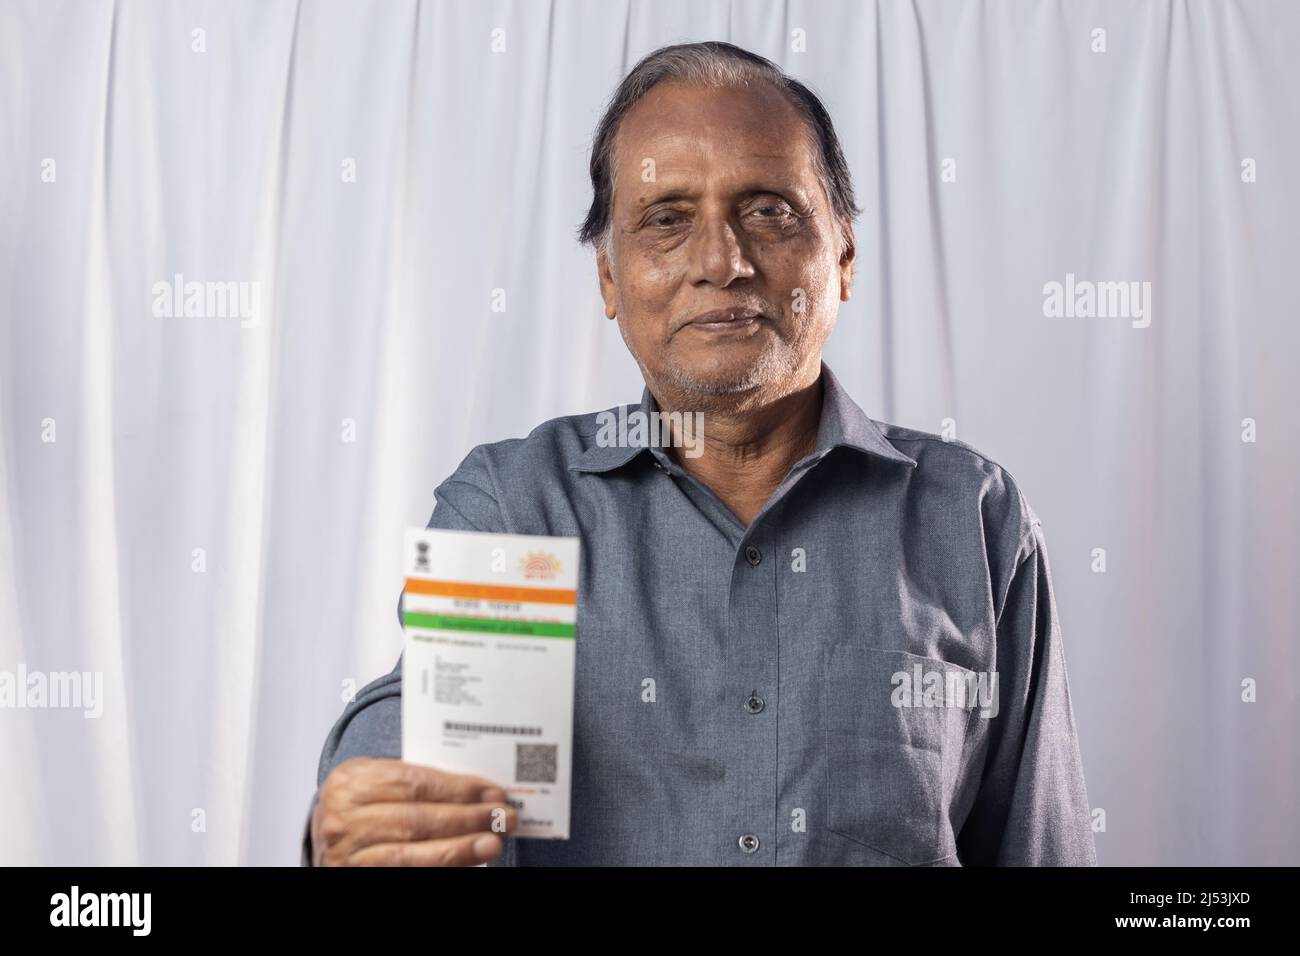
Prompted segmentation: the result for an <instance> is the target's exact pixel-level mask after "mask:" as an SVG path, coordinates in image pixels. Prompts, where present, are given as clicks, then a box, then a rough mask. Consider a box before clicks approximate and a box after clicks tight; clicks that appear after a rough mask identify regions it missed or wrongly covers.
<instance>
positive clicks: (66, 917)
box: [50, 886, 153, 936]
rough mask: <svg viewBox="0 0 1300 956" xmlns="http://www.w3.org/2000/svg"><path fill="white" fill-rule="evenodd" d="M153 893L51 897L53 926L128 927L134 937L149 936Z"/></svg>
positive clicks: (74, 892) (75, 889) (76, 892)
mask: <svg viewBox="0 0 1300 956" xmlns="http://www.w3.org/2000/svg"><path fill="white" fill-rule="evenodd" d="M152 902H153V895H152V894H151V893H85V894H83V893H82V892H81V891H80V888H79V887H76V886H74V887H73V888H72V892H71V893H55V894H54V895H53V896H51V897H50V907H51V909H50V925H51V926H129V927H131V933H132V935H134V936H148V935H149V923H150V920H149V911H150V908H151V904H152Z"/></svg>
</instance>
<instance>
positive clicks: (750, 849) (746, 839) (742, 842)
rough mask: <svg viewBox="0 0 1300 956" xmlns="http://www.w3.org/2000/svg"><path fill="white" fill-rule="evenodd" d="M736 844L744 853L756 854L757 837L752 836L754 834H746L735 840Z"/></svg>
mask: <svg viewBox="0 0 1300 956" xmlns="http://www.w3.org/2000/svg"><path fill="white" fill-rule="evenodd" d="M736 843H737V844H738V845H739V846H740V848H741V849H742V850H744V851H745V852H746V853H757V852H758V837H756V836H754V834H752V833H746V834H745V835H743V836H742V837H741V838H740V839H739V840H737V841H736Z"/></svg>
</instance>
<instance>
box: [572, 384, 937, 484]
mask: <svg viewBox="0 0 1300 956" xmlns="http://www.w3.org/2000/svg"><path fill="white" fill-rule="evenodd" d="M821 379H822V388H823V392H822V414H821V420H820V421H819V422H818V425H817V448H816V450H815V451H814V452H813V454H812V456H811V460H813V461H819V460H821V459H822V458H824V457H825V456H826V455H827V454H828V453H829V452H830V451H831V449H833V448H840V447H844V448H852V449H854V450H855V451H859V452H861V453H863V454H865V455H871V456H874V457H876V458H883V459H885V460H886V461H892V462H897V463H898V464H901V465H907V466H908V467H910V468H915V467H916V460H915V459H914V458H911V457H909V456H908V455H905V454H903V453H902V452H901V451H899V450H898V449H897V448H895V447H894V446H893V444H891V443H890V441H889V439H888V438H886V437H885V433H884V432H882V431H881V430H880V426H879V425H877V424H876V423H875V422H874V421H872V420H871V419H870V418H869V417H867V413H866V412H864V411H863V410H862V409H861V408H859V407H858V404H857V402H855V401H853V399H852V397H851V396H850V395H849V393H848V392H846V391H845V390H844V386H842V385H841V384H840V382H839V379H837V378H836V377H835V375H834V374H833V373H832V372H831V369H830V366H829V365H827V364H826V363H825V362H822V367H821ZM638 409H639V410H640V411H641V412H642V413H643V414H644V415H645V416H646V419H645V420H647V421H649V420H652V419H650V418H649V416H650V413H651V412H655V411H657V410H658V405H657V403H656V402H655V400H654V396H653V395H651V394H650V388H649V386H646V387H645V388H644V389H643V390H642V392H641V404H640V405H639V406H638ZM609 412H610V414H613V415H615V416H617V409H610V410H609ZM600 424H601V423H600V420H599V417H598V418H597V422H596V425H597V427H598V428H599V427H600ZM647 431H648V429H647ZM590 441H591V446H590V447H589V448H588V449H587V450H586V452H584V453H583V455H582V458H581V459H580V460H579V462H578V464H576V465H573V466H572V468H573V470H574V471H581V472H593V473H600V472H607V471H613V470H614V469H615V468H619V467H621V466H622V465H625V464H627V463H628V462H629V461H631V460H632V459H633V458H635V457H636V456H637V455H639V454H641V453H642V452H646V451H648V452H650V453H651V454H653V455H654V457H655V458H657V459H658V460H659V461H660V462H661V463H663V464H664V465H665V466H667V465H669V464H670V459H669V458H668V456H667V455H666V454H665V453H664V451H663V450H662V449H661V448H657V447H654V446H652V445H650V444H649V443H648V442H649V438H647V443H646V444H638V445H632V444H627V445H617V444H614V445H610V444H605V445H602V444H600V443H598V442H597V441H596V436H595V435H594V434H593V435H592V436H591V438H590Z"/></svg>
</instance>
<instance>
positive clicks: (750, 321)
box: [686, 306, 763, 332]
mask: <svg viewBox="0 0 1300 956" xmlns="http://www.w3.org/2000/svg"><path fill="white" fill-rule="evenodd" d="M762 320H763V313H761V312H759V311H758V310H757V309H750V308H746V307H742V306H735V307H732V308H730V309H714V310H712V311H710V312H701V313H700V314H699V315H697V316H695V318H693V319H691V320H690V321H689V322H688V323H686V324H687V326H688V327H690V328H695V329H699V330H700V331H701V332H740V331H744V330H746V329H751V328H753V327H754V326H756V325H758V323H759V322H761V321H762Z"/></svg>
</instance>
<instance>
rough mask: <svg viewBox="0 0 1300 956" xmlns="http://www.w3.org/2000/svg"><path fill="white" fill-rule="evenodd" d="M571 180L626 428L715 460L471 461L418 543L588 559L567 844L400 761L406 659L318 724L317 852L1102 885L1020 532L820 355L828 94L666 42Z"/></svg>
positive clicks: (987, 486) (837, 231) (366, 860)
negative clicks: (466, 536)
mask: <svg viewBox="0 0 1300 956" xmlns="http://www.w3.org/2000/svg"><path fill="white" fill-rule="evenodd" d="M591 181H592V188H593V191H594V198H593V201H592V205H591V210H590V212H589V214H588V217H587V220H586V223H585V224H584V226H583V229H582V238H583V239H584V240H586V241H588V242H590V243H592V244H593V245H594V246H595V247H596V251H597V255H596V267H597V272H598V275H599V279H600V289H601V294H602V296H603V297H604V301H605V313H606V315H607V317H608V318H609V319H611V320H616V321H617V322H618V328H619V331H620V332H621V333H622V335H623V339H624V341H625V342H626V343H627V347H628V349H629V350H630V351H631V353H632V355H633V356H634V357H635V359H636V361H637V364H638V365H639V366H640V368H641V372H642V374H643V376H644V378H645V390H644V393H643V396H642V400H641V406H640V408H639V409H638V410H639V411H641V412H643V413H645V414H646V415H647V416H648V415H649V414H650V413H653V412H665V413H668V412H680V413H682V416H681V417H680V418H679V419H677V420H678V421H694V420H697V419H696V415H697V414H699V415H702V419H700V420H702V421H703V425H704V430H703V436H702V437H703V441H702V444H700V446H699V447H698V448H695V449H693V453H684V450H683V449H682V448H681V447H676V446H675V445H674V443H672V442H669V443H668V444H667V445H664V443H663V442H655V441H652V440H647V441H645V442H643V443H638V444H631V443H626V442H625V443H624V444H622V445H620V444H618V443H617V442H612V441H609V440H607V439H608V437H609V434H610V432H611V430H610V429H605V433H604V438H605V439H606V440H602V434H601V432H602V424H601V423H602V422H603V421H604V422H607V421H608V414H609V413H608V412H606V413H601V414H589V415H580V416H574V417H568V418H560V419H556V420H553V421H549V422H546V423H544V424H542V425H540V426H538V427H537V428H536V429H535V430H534V431H533V432H532V433H531V434H530V435H529V436H528V437H527V438H524V439H522V440H521V439H513V440H510V441H502V442H497V443H494V444H489V445H480V446H478V447H476V448H474V449H473V450H472V451H471V452H470V453H469V455H468V456H467V457H466V458H465V460H464V462H463V463H462V464H461V466H460V467H459V468H458V469H457V470H456V472H455V474H453V475H452V476H451V477H449V478H448V479H447V480H446V481H445V482H443V483H442V484H441V485H440V486H439V487H438V488H437V489H436V491H435V498H436V503H435V507H434V510H433V515H432V518H431V520H430V522H429V525H430V527H434V528H448V529H461V530H478V531H494V532H510V533H517V534H544V535H572V536H577V537H579V538H581V540H582V546H583V549H584V554H583V562H582V568H581V571H580V578H579V594H580V603H579V611H578V615H579V616H578V624H577V634H578V644H577V648H578V651H577V664H576V671H577V673H576V679H577V684H576V699H575V710H574V730H573V747H574V750H573V781H572V787H573V789H572V816H571V833H572V835H571V837H570V839H568V840H523V839H518V838H516V837H513V836H511V835H510V834H511V832H513V829H514V828H515V826H516V825H517V820H516V817H515V816H514V811H513V810H510V811H509V814H508V827H507V830H506V833H505V835H504V837H503V836H502V835H500V834H498V833H494V832H492V827H491V821H492V812H493V810H494V809H496V808H498V807H501V806H502V805H503V801H504V799H505V795H504V793H503V792H502V791H501V789H500V788H499V787H497V786H496V785H495V782H494V781H490V780H484V779H482V778H479V777H476V776H473V775H465V774H454V773H449V772H444V771H440V770H437V769H434V768H428V767H420V766H415V765H412V764H407V763H404V762H402V761H401V760H399V759H397V758H398V757H399V756H400V737H401V734H400V710H401V708H400V693H401V667H400V661H399V665H398V667H397V668H395V669H394V670H393V672H392V673H391V674H388V675H386V676H384V677H382V678H380V679H379V680H377V681H375V682H374V683H372V684H370V685H369V686H367V687H366V688H364V689H363V690H362V691H361V692H360V693H359V694H358V695H357V697H356V699H355V700H354V701H353V702H352V703H351V704H350V705H349V706H348V707H347V709H346V711H345V713H344V714H343V715H342V717H341V718H340V719H339V721H338V722H337V724H336V725H335V726H334V728H333V730H332V731H331V732H330V734H329V737H328V739H327V741H326V744H325V748H324V752H323V754H322V756H321V763H320V771H319V777H318V784H319V789H318V791H317V795H316V800H315V802H314V804H313V812H312V817H311V820H310V824H309V828H308V833H307V834H306V835H305V838H304V857H305V862H314V863H316V864H346V865H366V864H380V865H383V864H411V865H435V866H436V865H473V864H478V863H484V862H487V863H492V864H504V865H538V864H541V865H555V864H615V865H619V864H704V865H723V864H737V865H747V866H771V865H777V864H781V865H809V864H856V865H876V866H901V865H931V866H956V865H963V864H966V865H969V864H1004V865H1005V864H1010V865H1016V864H1021V865H1025V864H1029V865H1061V864H1070V865H1081V864H1095V862H1096V856H1095V850H1094V845H1093V839H1092V833H1091V826H1090V815H1089V808H1088V800H1087V795H1086V792H1085V788H1084V781H1083V773H1082V768H1081V762H1080V757H1079V752H1078V746H1077V743H1076V739H1075V728H1074V718H1073V713H1072V710H1071V705H1070V696H1069V688H1068V684H1067V681H1066V670H1065V659H1064V655H1063V649H1062V643H1061V633H1060V629H1059V626H1058V623H1057V616H1056V607H1055V603H1054V600H1053V596H1052V585H1051V577H1050V572H1049V569H1048V564H1047V554H1046V551H1045V549H1044V541H1043V536H1042V532H1041V530H1040V527H1039V522H1038V520H1037V518H1036V517H1035V515H1034V512H1033V511H1032V509H1031V508H1030V507H1029V505H1028V504H1027V503H1026V501H1025V498H1024V497H1023V495H1022V494H1021V492H1020V491H1019V489H1018V488H1017V486H1016V484H1015V483H1014V481H1013V480H1012V479H1011V476H1010V475H1008V474H1007V473H1006V472H1005V471H1004V470H1003V469H1002V468H1001V467H1000V466H998V465H997V464H995V463H994V462H992V461H990V460H989V459H988V458H986V457H984V456H983V455H981V454H979V453H978V452H977V451H975V450H974V449H972V448H970V447H969V446H967V445H964V444H961V443H959V442H956V441H945V440H943V439H941V438H939V437H937V436H934V435H929V434H925V433H922V432H917V431H912V430H910V429H905V428H900V427H897V426H894V425H888V424H880V423H877V422H875V421H872V420H871V419H870V418H868V417H867V415H866V414H864V413H863V411H862V410H861V409H860V408H859V407H858V406H857V405H856V404H855V403H854V402H853V400H852V399H851V398H850V397H849V396H848V395H847V394H845V392H844V390H843V388H842V386H841V385H840V384H839V383H838V382H837V380H836V379H835V377H834V376H833V375H832V374H831V371H830V369H829V368H827V367H826V365H825V364H823V362H822V357H821V356H822V349H823V347H824V346H825V344H826V340H827V337H828V336H829V335H830V332H831V329H832V327H833V326H834V324H835V318H836V313H837V311H838V308H839V303H840V302H841V301H845V300H847V299H848V298H849V294H850V291H851V289H852V286H853V281H854V268H855V264H856V258H855V248H854V236H853V219H854V216H855V215H856V213H857V209H856V207H855V204H854V198H853V191H852V185H851V182H850V177H849V173H848V170H847V167H846V164H845V161H844V157H843V155H842V153H841V149H840V146H839V142H838V140H837V137H836V134H835V130H834V128H833V126H832V124H831V121H830V117H829V116H828V115H827V113H826V110H825V109H824V107H823V106H822V104H821V103H820V101H819V100H818V99H817V97H816V96H815V95H814V94H813V93H812V92H810V91H809V90H808V89H807V88H806V87H805V86H803V85H802V84H800V83H798V82H797V81H795V80H793V79H791V78H790V77H788V76H786V75H785V74H784V73H783V72H782V71H781V70H780V69H779V68H778V67H777V66H775V65H774V64H772V63H770V62H769V61H767V60H765V59H763V58H761V57H758V56H755V55H753V54H751V53H748V52H746V51H744V50H741V49H739V48H737V47H735V46H731V45H729V44H725V43H697V44H688V45H681V46H674V47H668V48H665V49H661V50H658V51H656V52H655V53H652V54H650V55H649V56H647V57H646V58H645V59H643V60H642V61H641V62H640V63H638V64H637V66H636V67H635V68H634V69H633V70H632V72H631V73H629V74H628V76H627V77H626V78H625V79H624V81H623V83H622V84H621V86H620V87H619V89H618V90H617V92H616V93H615V95H614V97H613V99H612V100H611V102H610V106H609V108H608V110H607V112H606V114H605V116H604V118H603V119H602V121H601V123H600V126H599V129H598V131H597V135H596V138H595V143H594V146H593V151H592V157H591ZM674 437H680V436H678V435H675V436H674Z"/></svg>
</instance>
